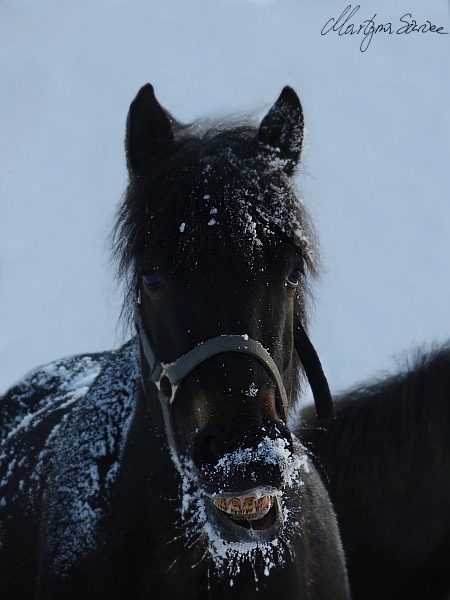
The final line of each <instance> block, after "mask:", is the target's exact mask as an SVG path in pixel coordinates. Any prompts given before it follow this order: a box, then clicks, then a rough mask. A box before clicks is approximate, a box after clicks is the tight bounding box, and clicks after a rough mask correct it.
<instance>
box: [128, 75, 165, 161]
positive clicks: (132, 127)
mask: <svg viewBox="0 0 450 600" xmlns="http://www.w3.org/2000/svg"><path fill="white" fill-rule="evenodd" d="M173 122H174V120H173V119H172V117H171V116H170V115H169V113H168V112H167V111H165V110H164V109H163V107H162V106H161V105H160V104H159V102H158V100H157V99H156V97H155V92H154V91H153V86H152V85H151V84H150V83H147V84H146V85H144V86H143V87H141V89H140V90H139V92H138V94H137V96H136V98H135V99H134V100H133V102H132V103H131V106H130V110H129V112H128V118H127V133H126V137H125V151H126V155H127V164H128V170H129V171H133V172H134V173H140V172H142V171H143V170H144V169H145V167H146V166H147V165H148V163H149V160H150V159H151V158H153V157H154V156H156V155H157V154H159V153H160V152H162V151H163V150H164V149H165V148H166V147H167V146H168V145H169V144H170V142H171V141H172V140H173V137H174V134H173Z"/></svg>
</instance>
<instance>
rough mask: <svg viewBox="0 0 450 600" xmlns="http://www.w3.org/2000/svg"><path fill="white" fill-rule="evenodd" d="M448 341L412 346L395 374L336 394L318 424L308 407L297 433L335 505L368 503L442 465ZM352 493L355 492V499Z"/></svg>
mask: <svg viewBox="0 0 450 600" xmlns="http://www.w3.org/2000/svg"><path fill="white" fill-rule="evenodd" d="M449 389H450V343H448V344H446V345H444V346H442V347H434V348H433V349H432V350H431V351H429V352H425V351H424V350H420V349H418V350H416V351H415V353H413V355H412V356H411V357H410V358H409V359H407V361H406V365H405V367H404V368H403V369H402V370H401V371H400V372H399V373H397V374H395V375H391V376H388V377H383V378H382V377H380V378H378V379H377V380H375V381H372V382H369V383H366V384H362V385H358V386H356V387H354V388H353V389H351V390H350V391H348V392H346V393H344V394H342V395H340V396H338V397H337V399H336V401H335V409H336V416H337V418H336V420H335V421H334V422H333V423H331V424H330V425H327V426H326V427H323V426H321V425H320V423H318V422H317V420H316V418H315V416H314V412H313V407H311V408H310V407H308V408H307V409H305V410H304V411H303V413H302V416H303V423H302V425H301V430H300V437H301V439H302V441H303V443H305V444H306V446H307V447H309V449H310V451H311V453H312V454H313V455H314V456H316V458H317V462H318V463H319V464H320V465H321V466H322V469H323V470H324V471H325V478H326V479H327V478H328V486H329V491H330V495H331V497H332V498H333V499H334V500H335V501H336V502H337V503H338V504H339V505H343V504H344V503H346V504H347V505H348V506H350V505H352V503H353V502H354V501H356V502H358V504H359V505H361V503H364V504H365V505H366V506H373V505H374V504H375V503H376V502H377V501H378V500H380V499H381V498H387V497H389V496H391V497H392V496H397V497H398V496H399V495H401V494H403V493H404V492H405V490H406V488H407V487H408V486H410V485H414V484H415V483H416V482H419V481H423V479H424V478H425V479H427V480H430V479H432V478H434V477H436V475H437V474H439V473H440V472H441V471H442V470H443V469H448V468H449V467H450V396H449V391H448V390H449ZM355 490H357V493H356V496H357V499H356V498H355Z"/></svg>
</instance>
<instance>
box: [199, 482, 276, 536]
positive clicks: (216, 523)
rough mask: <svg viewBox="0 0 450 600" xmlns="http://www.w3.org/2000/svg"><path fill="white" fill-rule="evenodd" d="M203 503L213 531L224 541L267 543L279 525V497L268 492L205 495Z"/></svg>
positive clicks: (274, 534)
mask: <svg viewBox="0 0 450 600" xmlns="http://www.w3.org/2000/svg"><path fill="white" fill-rule="evenodd" d="M239 505H240V506H239ZM205 506H206V513H207V516H208V520H209V522H210V524H211V526H212V528H213V529H214V532H215V533H216V535H218V536H219V537H220V538H221V539H222V540H224V541H225V542H234V543H241V544H245V543H255V542H260V543H268V542H272V541H274V540H275V539H277V538H278V537H279V535H280V533H281V530H282V528H283V522H284V520H283V516H282V511H281V507H280V502H279V497H278V496H275V495H270V494H269V493H268V494H264V493H263V494H261V493H259V494H255V493H248V494H244V495H239V496H238V495H236V496H228V497H226V498H223V497H221V498H218V497H215V498H213V497H208V498H207V499H206V503H205Z"/></svg>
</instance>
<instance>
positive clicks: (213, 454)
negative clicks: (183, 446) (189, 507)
mask: <svg viewBox="0 0 450 600" xmlns="http://www.w3.org/2000/svg"><path fill="white" fill-rule="evenodd" d="M292 446H293V444H292V437H291V435H290V432H289V430H288V429H287V428H286V426H285V425H283V424H282V423H280V422H277V423H271V424H269V425H266V426H254V427H247V428H245V429H243V430H241V431H240V432H238V431H237V428H236V427H234V428H233V427H231V428H228V429H225V430H223V431H221V432H220V433H219V432H218V431H217V430H215V429H214V428H211V427H209V428H205V429H204V430H203V431H201V432H199V433H198V434H197V438H196V440H195V444H194V454H193V456H194V463H195V464H196V469H197V470H196V476H197V485H198V487H199V488H200V489H201V490H202V491H204V492H205V495H206V497H207V502H206V505H207V512H208V517H209V519H210V521H211V523H212V524H213V527H215V530H216V533H217V534H218V535H219V536H220V537H221V538H222V539H224V540H226V541H234V542H245V541H253V542H254V541H258V540H259V541H271V540H273V539H275V538H276V537H277V536H278V534H279V531H280V529H281V527H282V526H283V519H282V512H281V509H280V502H279V500H280V497H281V495H282V489H283V486H284V484H285V480H286V472H287V470H288V466H289V461H290V459H291V456H292V452H293V447H292Z"/></svg>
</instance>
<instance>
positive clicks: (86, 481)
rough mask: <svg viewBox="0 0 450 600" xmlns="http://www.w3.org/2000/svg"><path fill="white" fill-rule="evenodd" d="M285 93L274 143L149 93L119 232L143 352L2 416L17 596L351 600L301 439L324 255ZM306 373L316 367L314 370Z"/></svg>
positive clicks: (15, 403) (58, 372)
mask: <svg viewBox="0 0 450 600" xmlns="http://www.w3.org/2000/svg"><path fill="white" fill-rule="evenodd" d="M302 139H303V114H302V108H301V105H300V102H299V100H298V97H297V96H296V94H295V92H294V91H293V90H292V89H291V88H288V87H287V88H285V89H284V90H283V92H282V94H281V96H280V98H279V99H278V101H277V102H276V103H275V105H274V106H273V107H272V109H271V110H270V111H269V112H268V113H267V115H266V116H265V117H264V119H263V120H262V122H261V124H260V126H259V127H255V126H252V125H249V124H242V123H241V124H236V125H230V123H226V122H214V123H210V124H207V123H206V124H205V123H199V124H194V125H190V126H185V125H181V124H179V123H177V122H176V121H175V120H174V119H173V118H172V117H171V116H170V115H169V114H168V113H167V112H166V111H165V110H164V109H163V108H162V107H161V106H160V105H159V103H158V102H157V100H156V98H155V96H154V93H153V88H152V86H151V85H146V86H144V87H143V88H142V89H141V90H140V92H139V93H138V95H137V97H136V99H135V100H134V102H133V103H132V105H131V107H130V112H129V116H128V121H127V135H126V154H127V165H128V171H129V185H128V189H127V193H126V196H125V200H124V203H123V205H122V207H121V208H120V210H119V213H118V219H117V224H116V228H115V233H114V236H113V248H114V256H115V259H116V261H117V264H118V274H119V277H120V278H122V280H124V281H125V284H126V290H127V294H126V301H125V304H124V312H125V315H128V317H129V319H131V318H134V320H135V323H136V327H137V336H136V337H135V338H134V339H132V340H131V341H129V342H128V343H126V344H125V345H124V346H123V347H122V348H120V349H118V350H116V351H111V352H108V353H104V354H93V355H92V354H91V355H84V356H76V357H72V358H69V359H65V360H60V361H57V362H54V363H52V364H50V365H48V366H46V367H43V368H40V369H38V370H37V371H35V372H33V373H31V374H30V375H29V376H27V377H26V378H25V379H24V380H23V381H21V382H20V383H19V384H17V385H16V386H15V387H14V388H12V389H11V390H10V391H9V392H8V393H7V394H6V395H5V397H4V398H3V400H2V404H1V406H2V411H1V414H2V423H1V426H2V432H3V433H2V436H3V442H2V446H1V454H0V515H1V522H0V526H1V530H0V544H1V559H0V560H1V562H0V595H1V598H2V599H5V598H14V599H17V600H18V599H20V600H27V599H45V600H52V599H64V600H70V599H71V598H72V599H75V598H76V599H77V600H80V599H94V598H95V599H96V600H98V599H102V598H105V599H106V598H107V599H108V600H112V599H122V598H127V599H133V598H134V599H138V598H146V599H148V598H158V599H168V600H169V599H170V600H173V599H177V600H183V599H184V600H188V599H207V598H211V599H220V598H228V597H229V595H230V593H233V594H236V596H237V597H240V598H245V599H246V600H248V599H251V598H260V599H264V598H266V599H269V598H280V597H281V598H299V599H300V598H301V599H303V598H304V599H307V598H309V599H322V600H327V599H329V600H341V599H345V598H348V597H349V596H348V587H347V580H346V572H345V566H344V559H343V553H342V548H341V544H340V538H339V534H338V530H337V526H336V520H335V516H334V513H333V510H332V507H331V504H330V501H329V498H328V495H327V493H326V491H325V488H324V486H323V484H322V483H321V480H320V477H319V476H318V474H317V472H316V470H315V468H314V466H313V464H312V463H311V461H310V460H309V459H308V457H307V454H306V452H305V449H304V448H303V447H302V446H301V444H300V443H299V442H298V440H297V439H296V438H295V436H293V435H292V434H291V432H290V430H289V428H288V426H287V419H288V414H289V410H290V408H291V406H292V404H293V402H294V400H295V398H296V396H297V393H298V391H299V385H300V381H301V379H302V376H299V366H302V367H303V368H304V371H305V372H306V376H307V377H308V379H309V380H310V383H311V384H312V387H313V391H315V394H316V397H317V400H318V410H319V411H320V412H321V413H322V415H323V416H327V415H329V413H330V406H329V398H328V397H327V390H326V387H327V386H326V383H325V382H324V380H323V376H322V371H321V368H320V363H319V362H318V359H317V355H316V354H315V352H314V349H313V348H312V346H311V344H310V342H309V340H308V338H307V336H306V333H305V329H304V324H305V321H306V310H305V305H306V299H307V282H308V276H309V275H314V273H315V271H316V254H317V253H316V242H315V238H314V235H313V230H312V227H311V224H310V222H309V220H308V217H307V215H306V213H305V209H304V207H303V204H302V203H301V201H300V200H299V198H298V197H297V195H296V191H295V187H294V184H293V175H294V173H295V168H296V166H297V164H298V162H299V158H300V153H301V147H302ZM300 363H301V364H300Z"/></svg>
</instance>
